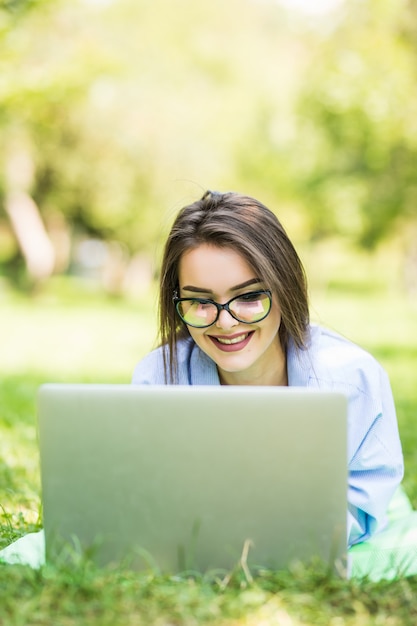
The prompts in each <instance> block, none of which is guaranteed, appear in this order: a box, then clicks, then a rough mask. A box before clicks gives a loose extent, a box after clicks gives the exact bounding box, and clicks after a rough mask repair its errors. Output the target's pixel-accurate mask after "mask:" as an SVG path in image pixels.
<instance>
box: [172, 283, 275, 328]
mask: <svg viewBox="0 0 417 626" xmlns="http://www.w3.org/2000/svg"><path fill="white" fill-rule="evenodd" d="M262 293H264V294H266V295H267V296H268V298H269V309H268V312H267V313H265V315H264V316H263V317H260V318H259V319H257V320H254V321H253V322H245V320H241V319H239V318H238V317H237V316H236V315H235V314H234V313H233V311H231V310H230V308H229V305H230V303H231V302H233V300H238V299H239V298H243V297H244V296H249V295H256V294H262ZM186 300H194V301H197V302H199V303H200V304H214V306H215V307H216V309H217V315H216V317H215V318H214V320H213V321H212V322H210V324H204V326H196V325H195V324H189V323H188V322H186V321H185V319H184V318H183V317H182V315H181V313H180V312H179V311H178V305H179V303H180V302H183V301H186ZM172 301H173V303H174V307H175V311H176V313H177V315H178V317H179V318H180V320H181V321H182V322H184V324H186V325H187V326H191V327H192V328H209V327H210V326H213V324H215V323H216V322H217V320H218V319H219V317H220V313H221V312H222V311H227V312H228V313H229V315H231V316H232V317H233V319H235V320H236V321H238V322H240V323H241V324H256V323H257V322H262V320H264V319H265V318H266V317H268V315H269V314H270V312H271V309H272V291H271V290H270V289H258V290H257V291H247V292H245V293H241V294H239V295H238V296H234V297H233V298H231V299H230V300H229V301H228V302H225V303H224V304H220V303H219V302H215V300H210V298H179V297H178V291H177V290H176V289H175V291H174V294H173V296H172Z"/></svg>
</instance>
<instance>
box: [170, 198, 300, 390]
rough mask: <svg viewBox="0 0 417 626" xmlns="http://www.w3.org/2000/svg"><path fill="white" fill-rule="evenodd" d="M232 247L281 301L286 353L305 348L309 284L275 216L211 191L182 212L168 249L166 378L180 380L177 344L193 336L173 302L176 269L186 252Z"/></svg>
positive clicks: (252, 203) (256, 204)
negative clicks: (203, 246)
mask: <svg viewBox="0 0 417 626" xmlns="http://www.w3.org/2000/svg"><path fill="white" fill-rule="evenodd" d="M203 243H205V244H212V245H214V246H218V247H223V248H232V249H233V250H234V251H235V252H237V253H239V254H241V256H242V257H243V258H244V259H245V260H246V262H247V263H248V264H249V265H250V266H251V267H252V269H253V270H254V271H255V272H256V275H257V276H259V277H260V278H261V280H262V281H263V282H264V283H265V284H266V285H267V286H268V288H269V289H270V290H271V291H272V293H273V294H274V295H275V296H276V297H277V298H278V302H279V305H280V308H281V318H282V321H281V326H280V329H279V338H280V342H281V345H282V347H283V349H284V351H286V349H287V346H288V341H289V339H290V338H291V339H292V340H293V341H294V344H295V346H296V347H297V348H303V347H304V346H305V342H306V331H307V326H308V323H309V310H308V295H307V281H306V276H305V272H304V268H303V265H302V263H301V261H300V259H299V257H298V254H297V252H296V250H295V248H294V246H293V244H292V243H291V241H290V239H289V237H288V235H287V233H286V232H285V230H284V228H283V227H282V225H281V223H280V222H279V220H278V219H277V217H276V216H275V215H274V213H272V211H270V210H269V209H268V208H267V207H266V206H265V205H263V204H262V203H261V202H259V201H258V200H255V199H254V198H251V197H249V196H244V195H241V194H238V193H232V192H229V193H220V192H217V191H207V192H206V193H205V194H204V195H203V197H202V198H201V199H200V200H197V201H196V202H193V203H192V204H190V205H187V206H185V207H184V208H183V209H181V210H180V212H179V213H178V215H177V217H176V219H175V221H174V224H173V226H172V228H171V232H170V233H169V235H168V239H167V241H166V244H165V250H164V255H163V260H162V267H161V278H160V292H159V336H160V342H161V345H163V346H165V349H164V364H165V377H166V380H167V381H168V380H169V381H170V382H171V383H172V382H174V381H175V379H176V372H177V360H176V344H177V341H178V339H180V338H182V337H186V336H188V335H189V333H188V329H187V326H186V325H185V324H184V323H183V322H182V321H181V320H180V318H179V317H178V315H177V314H176V311H175V307H174V304H173V301H172V298H173V294H174V291H175V290H176V289H178V266H179V262H180V259H181V256H182V254H183V253H184V252H186V251H187V250H190V249H193V248H196V247H198V246H199V245H201V244H203Z"/></svg>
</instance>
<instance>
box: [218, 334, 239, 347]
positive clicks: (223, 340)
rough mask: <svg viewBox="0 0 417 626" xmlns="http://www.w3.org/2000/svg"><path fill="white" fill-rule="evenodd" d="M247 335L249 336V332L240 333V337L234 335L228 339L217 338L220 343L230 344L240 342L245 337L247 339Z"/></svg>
mask: <svg viewBox="0 0 417 626" xmlns="http://www.w3.org/2000/svg"><path fill="white" fill-rule="evenodd" d="M246 337H247V334H244V335H239V336H238V337H233V339H226V337H216V339H217V341H219V342H220V343H225V344H227V345H229V344H232V343H239V342H241V341H243V340H244V339H246Z"/></svg>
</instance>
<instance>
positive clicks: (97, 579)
mask: <svg viewBox="0 0 417 626" xmlns="http://www.w3.org/2000/svg"><path fill="white" fill-rule="evenodd" d="M323 263H324V265H325V264H326V263H325V262H323ZM318 269H320V268H318ZM317 271H318V270H317ZM335 271H338V272H339V275H340V267H337V268H335ZM354 272H356V274H355V273H354ZM380 273H381V270H380V268H379V267H378V266H377V265H375V267H374V268H373V267H366V271H365V270H361V269H360V268H359V270H358V269H357V265H356V266H354V267H353V268H351V271H350V272H349V273H347V274H343V276H344V280H340V279H338V281H334V280H333V281H331V280H326V281H324V280H322V279H321V278H320V280H316V281H315V282H314V281H313V289H312V300H313V317H314V318H315V319H318V320H319V321H321V322H323V323H325V324H326V325H328V326H331V327H335V328H337V329H338V330H340V331H341V332H342V333H343V334H345V335H347V336H349V337H350V338H351V339H353V340H354V341H357V342H358V343H361V344H362V345H363V346H364V347H367V348H368V349H370V350H371V351H372V352H373V353H374V354H375V356H376V357H377V358H378V359H379V360H380V361H381V362H382V363H383V365H384V366H385V368H386V369H387V371H388V373H389V375H390V378H391V382H392V387H393V391H394V396H395V399H396V405H397V412H398V419H399V425H400V432H401V436H402V441H403V446H404V453H405V460H406V478H405V488H406V491H407V493H408V495H409V496H410V498H411V500H412V502H413V505H414V506H415V507H416V508H417V479H416V476H417V433H416V429H415V426H414V421H415V413H416V407H417V385H416V374H415V371H416V369H415V363H416V358H417V335H416V330H415V329H416V328H417V324H416V321H417V309H416V308H413V306H412V303H411V302H410V301H409V300H407V298H406V297H405V296H404V294H402V293H401V290H400V289H398V288H397V287H396V285H395V281H394V282H393V281H391V282H390V283H389V284H388V286H387V285H386V283H383V284H381V280H380ZM352 276H353V278H352ZM375 277H377V278H378V280H374V278H375ZM0 289H1V287H0ZM148 300H149V304H148V305H145V304H144V302H143V301H139V300H138V301H135V302H132V301H131V302H126V301H118V300H114V299H113V300H112V299H109V298H107V297H105V296H103V295H102V294H100V293H98V292H95V291H92V290H89V289H87V288H86V287H85V285H83V284H78V283H70V282H65V281H63V282H58V281H56V284H51V285H49V286H48V287H47V288H46V289H45V290H44V291H43V292H40V293H39V294H37V295H36V296H34V297H32V298H31V299H30V300H28V299H27V298H25V297H23V296H21V295H18V294H16V293H13V292H11V291H8V290H7V289H6V288H3V290H0V305H1V316H2V323H1V326H0V345H1V350H0V373H1V377H0V546H2V545H6V544H8V543H9V542H10V541H12V540H13V539H14V538H16V537H19V536H20V535H22V534H25V533H26V532H28V531H30V530H34V529H37V528H39V527H40V525H41V511H40V484H39V469H38V456H37V443H36V425H35V424H36V415H35V396H36V390H37V388H38V386H39V384H41V383H43V382H46V381H51V380H53V381H58V380H62V381H67V382H69V381H71V382H90V381H95V382H129V380H130V377H131V372H132V369H133V367H134V364H135V363H136V361H137V360H138V359H139V358H140V357H141V356H142V355H143V354H145V353H146V352H147V351H149V350H150V349H151V348H152V346H153V343H154V335H155V325H154V320H153V317H154V315H153V312H152V309H153V305H154V297H153V295H152V294H149V296H148ZM416 592H417V578H408V579H403V580H398V581H395V582H390V583H388V582H381V583H371V582H369V581H366V580H364V581H343V580H339V579H336V578H334V577H331V576H329V573H328V571H327V570H325V569H323V568H322V566H321V565H320V564H310V565H308V566H301V565H297V566H294V567H293V568H292V569H291V570H290V571H287V572H269V571H265V572H261V573H260V574H259V575H257V576H256V577H255V580H252V579H251V577H250V575H249V576H248V573H247V572H246V571H245V569H244V568H242V567H239V566H237V567H236V570H235V571H234V572H231V573H230V576H228V577H226V578H225V577H221V578H215V577H211V578H204V577H201V578H198V577H197V578H196V577H184V578H181V577H168V576H161V575H160V574H157V573H155V572H152V571H149V572H144V573H140V574H138V573H136V574H135V573H132V572H129V571H123V570H121V569H119V570H117V569H111V568H107V569H102V570H98V569H96V568H95V567H94V566H92V565H91V564H89V563H88V562H83V561H80V562H78V563H77V564H76V565H73V566H71V567H69V566H57V567H52V566H50V565H48V566H45V567H43V568H42V569H41V570H39V571H33V570H31V569H30V568H28V567H24V566H17V565H14V566H10V565H7V566H0V624H4V625H5V626H9V625H10V626H23V625H24V626H27V625H34V626H35V625H49V624H51V625H54V626H61V625H62V626H73V625H74V626H75V625H77V626H78V625H84V624H92V625H98V626H106V625H109V626H117V625H123V626H125V625H126V626H130V625H132V626H133V625H135V626H136V625H140V626H141V625H146V626H148V625H153V626H179V625H185V626H194V625H196V624H215V625H218V626H306V625H310V624H311V625H314V626H320V625H323V626H351V625H352V626H368V625H375V626H376V625H382V624H383V625H384V626H397V625H400V624H401V625H403V624H404V625H410V626H411V625H414V624H416V623H417V595H416Z"/></svg>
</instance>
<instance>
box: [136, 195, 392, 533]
mask: <svg viewBox="0 0 417 626" xmlns="http://www.w3.org/2000/svg"><path fill="white" fill-rule="evenodd" d="M160 339H161V345H160V347H159V348H158V349H157V350H155V351H153V352H151V353H150V354H149V355H148V356H147V357H145V358H144V359H143V360H142V361H141V362H140V363H139V364H138V365H137V367H136V369H135V372H134V375H133V381H132V382H133V383H134V384H139V385H140V384H182V385H219V384H221V385H283V386H286V385H289V386H301V387H316V388H320V389H324V390H335V391H339V392H342V393H344V394H345V395H346V396H347V398H348V429H349V432H348V446H349V449H348V458H349V490H348V530H349V545H352V544H355V543H358V542H363V541H365V540H366V539H368V538H369V537H371V535H373V534H374V533H376V532H377V531H379V530H381V529H383V528H384V527H385V526H386V524H387V509H388V505H389V503H390V500H391V498H392V496H393V494H394V492H395V490H396V488H397V486H398V485H399V483H400V482H401V480H402V477H403V457H402V451H401V445H400V440H399V434H398V426H397V419H396V415H395V408H394V403H393V399H392V394H391V389H390V384H389V381H388V378H387V376H386V374H385V372H384V371H383V370H382V368H381V366H380V365H379V364H378V363H377V362H376V361H375V360H374V359H373V358H372V357H371V356H370V355H369V354H368V353H367V352H365V351H364V350H362V349H361V348H359V347H358V346H356V345H354V344H353V343H351V342H349V341H347V340H346V339H344V338H342V337H341V336H339V335H337V334H335V333H333V332H329V331H328V330H325V329H323V328H321V327H318V326H313V325H311V324H310V322H309V309H308V297H307V284H306V278H305V273H304V269H303V266H302V264H301V261H300V259H299V257H298V255H297V253H296V251H295V249H294V246H293V245H292V243H291V241H290V240H289V238H288V236H287V234H286V232H285V230H284V228H283V227H282V225H281V224H280V222H279V221H278V219H277V218H276V216H275V215H274V213H272V212H271V211H270V210H269V209H268V208H266V207H265V206H264V205H263V204H261V203H260V202H259V201H257V200H255V199H254V198H250V197H247V196H244V195H240V194H237V193H218V192H210V191H208V192H207V193H205V194H204V196H203V197H202V198H201V200H198V201H197V202H194V203H193V204H191V205H189V206H186V207H184V208H183V209H182V210H181V211H180V213H179V214H178V216H177V218H176V220H175V222H174V225H173V227H172V230H171V232H170V234H169V236H168V240H167V242H166V246H165V252H164V256H163V262H162V269H161V280H160Z"/></svg>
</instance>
